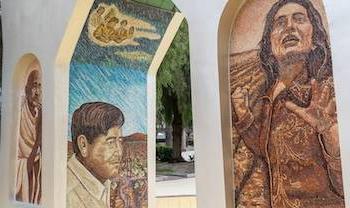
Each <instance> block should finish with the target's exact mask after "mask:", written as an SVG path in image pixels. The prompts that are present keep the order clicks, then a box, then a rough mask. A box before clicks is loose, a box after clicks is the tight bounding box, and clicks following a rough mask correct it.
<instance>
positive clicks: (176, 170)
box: [156, 162, 194, 181]
mask: <svg viewBox="0 0 350 208" xmlns="http://www.w3.org/2000/svg"><path fill="white" fill-rule="evenodd" d="M156 168H157V173H156V175H157V181H168V180H177V179H183V178H193V177H194V162H181V163H167V162H157V164H156Z"/></svg>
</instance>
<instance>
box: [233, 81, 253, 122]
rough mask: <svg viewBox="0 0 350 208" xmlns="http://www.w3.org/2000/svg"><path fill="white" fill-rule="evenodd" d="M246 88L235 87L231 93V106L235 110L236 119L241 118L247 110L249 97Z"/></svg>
mask: <svg viewBox="0 0 350 208" xmlns="http://www.w3.org/2000/svg"><path fill="white" fill-rule="evenodd" d="M248 94H249V92H248V89H247V88H243V87H237V88H236V89H235V91H234V92H233V94H232V95H231V100H232V103H233V108H234V110H235V112H236V115H237V117H238V120H239V121H240V120H242V119H243V117H244V116H245V115H246V114H247V113H248V112H249V97H248Z"/></svg>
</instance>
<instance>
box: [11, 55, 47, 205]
mask: <svg viewBox="0 0 350 208" xmlns="http://www.w3.org/2000/svg"><path fill="white" fill-rule="evenodd" d="M29 68H31V69H35V70H33V71H31V72H30V74H29V76H28V79H27V83H26V86H25V98H24V99H23V101H22V105H21V114H20V128H19V138H18V156H17V180H16V200H17V201H21V202H28V203H32V204H40V203H41V167H42V161H41V158H42V154H41V153H42V150H41V129H42V107H41V74H40V71H39V70H38V69H39V68H40V66H39V63H38V61H37V60H35V61H34V62H33V63H32V64H31V65H30V66H29Z"/></svg>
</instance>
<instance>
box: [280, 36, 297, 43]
mask: <svg viewBox="0 0 350 208" xmlns="http://www.w3.org/2000/svg"><path fill="white" fill-rule="evenodd" d="M289 41H297V42H299V41H300V38H298V37H297V36H296V35H293V34H288V35H287V36H286V37H284V38H283V39H282V44H285V43H287V42H289Z"/></svg>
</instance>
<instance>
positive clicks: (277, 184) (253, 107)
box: [231, 0, 345, 208]
mask: <svg viewBox="0 0 350 208" xmlns="http://www.w3.org/2000/svg"><path fill="white" fill-rule="evenodd" d="M231 59H232V64H231V98H232V107H233V110H234V117H233V122H234V129H235V131H236V132H237V133H238V136H239V138H240V139H242V141H243V142H244V145H245V146H246V147H247V148H248V149H249V150H250V152H252V153H253V155H254V157H255V158H258V159H256V161H262V163H261V172H262V173H261V175H263V176H264V177H263V178H264V179H263V183H264V184H263V185H262V187H263V188H262V189H263V191H262V192H263V193H261V194H260V196H263V197H265V201H266V204H265V206H264V207H273V208H316V207H317V208H341V207H345V205H344V194H343V183H342V173H341V161H340V150H339V141H338V125H337V115H336V105H335V94H334V84H333V79H332V62H331V51H330V46H329V41H328V36H327V33H326V31H325V29H324V26H323V24H322V20H321V16H320V14H319V13H318V11H317V10H316V9H315V8H314V6H313V4H312V3H311V2H310V1H308V0H281V1H278V2H277V3H275V4H274V5H273V6H272V8H271V9H270V11H269V12H268V14H267V16H266V23H265V28H264V31H263V36H262V39H261V42H260V49H259V50H253V51H249V52H244V53H241V54H233V55H232V56H231ZM240 76H241V77H240ZM244 76H245V77H244ZM236 167H237V165H236ZM246 176H247V175H246ZM248 177H249V174H248ZM247 181H248V182H247ZM235 183H238V182H235ZM248 183H249V180H246V181H244V182H242V183H240V184H239V186H240V187H238V188H237V189H238V190H237V191H236V195H237V196H236V198H237V199H238V200H237V201H238V204H239V203H240V202H239V200H243V198H244V197H245V196H244V194H242V190H245V193H249V192H251V193H253V192H254V191H256V190H254V186H251V189H248V190H247V189H245V187H244V186H247V187H249V184H248ZM236 187H237V185H236ZM242 207H244V206H242Z"/></svg>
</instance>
